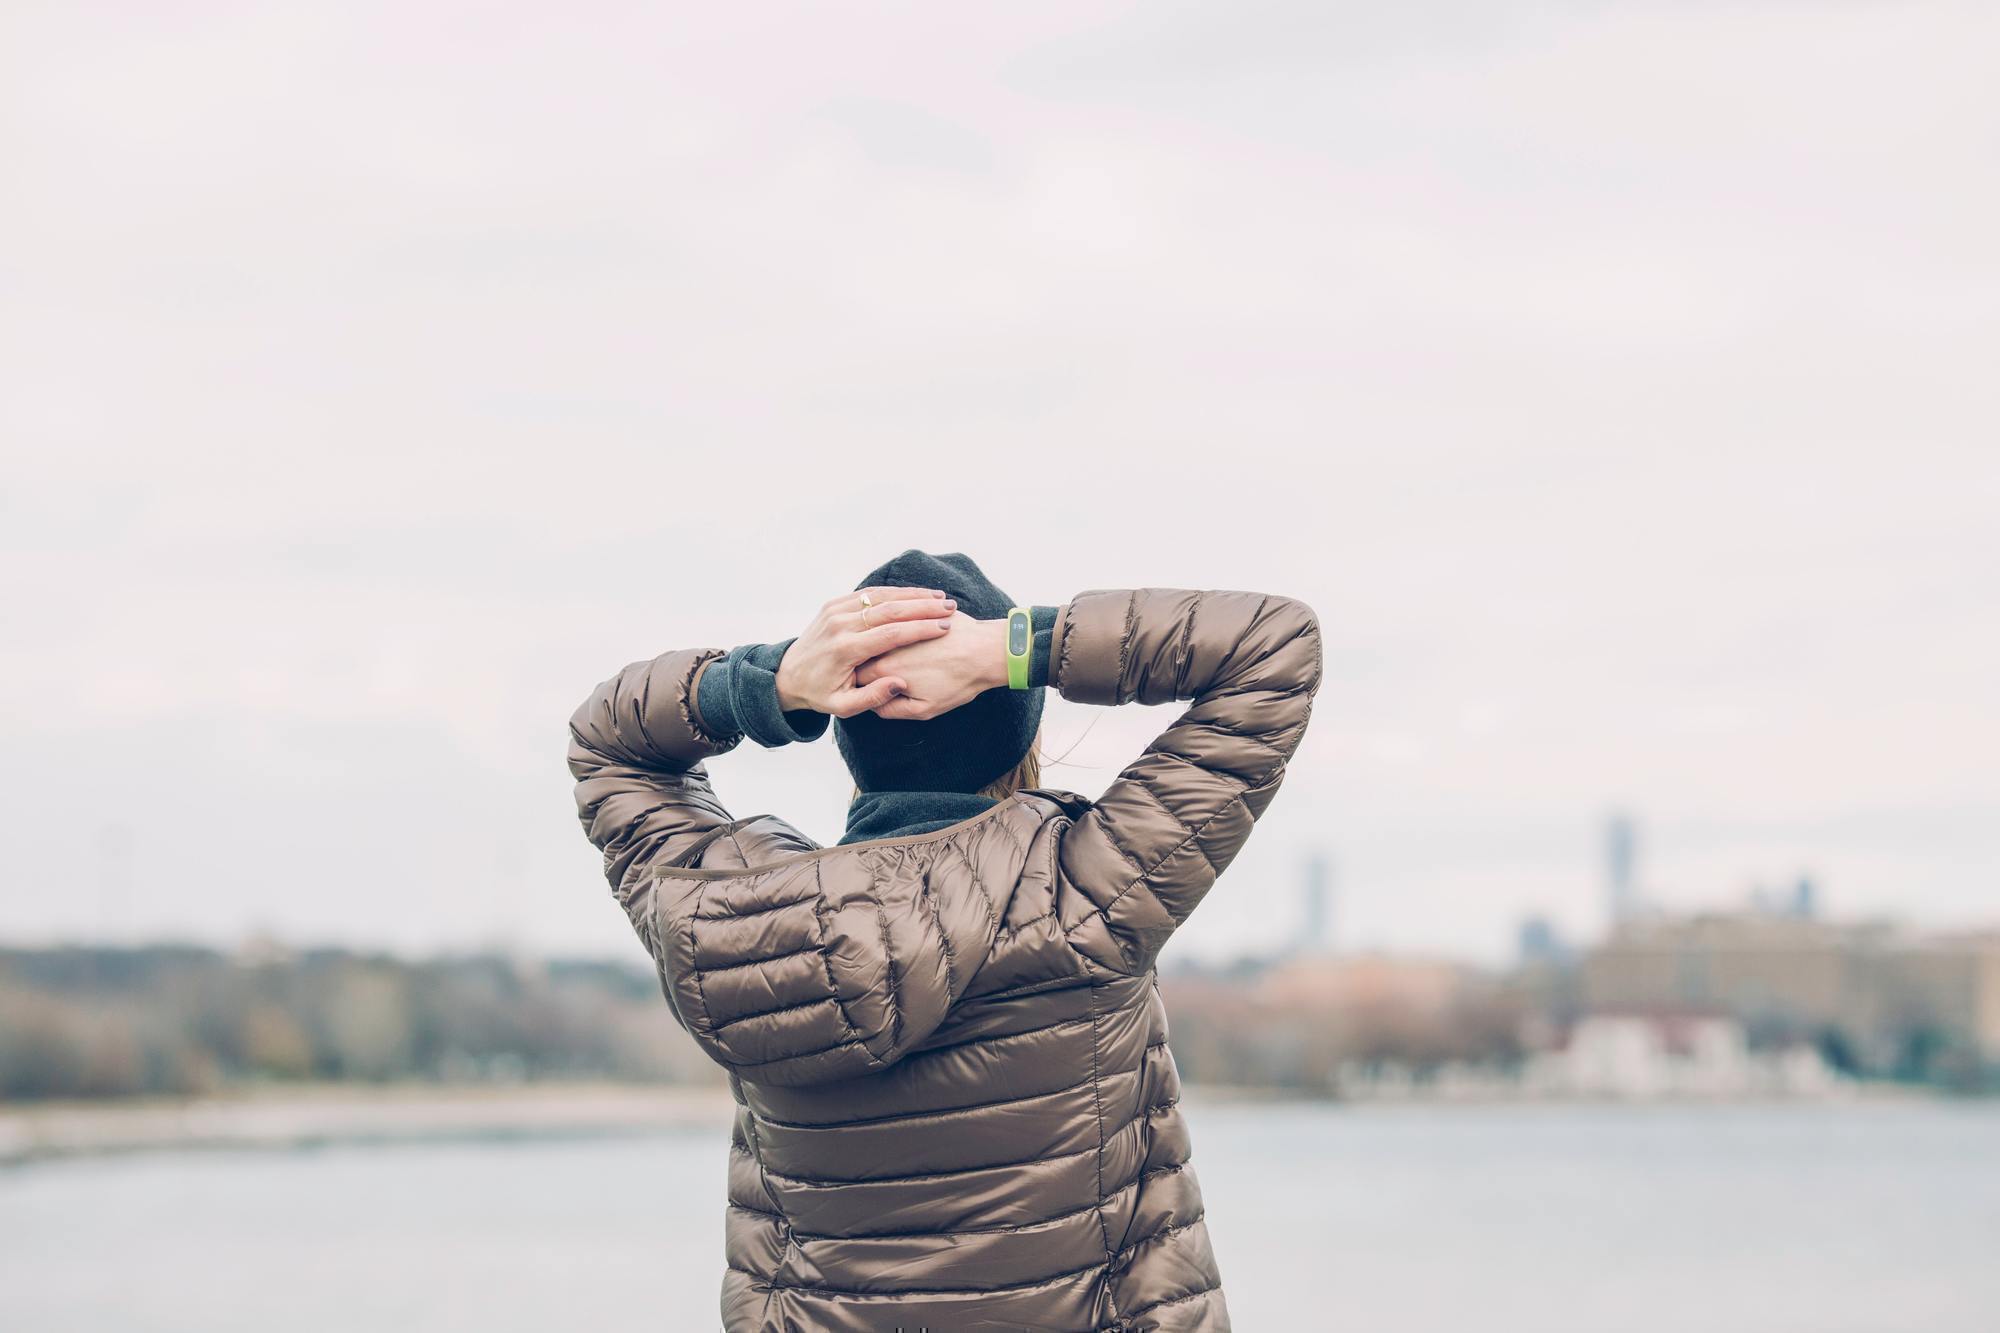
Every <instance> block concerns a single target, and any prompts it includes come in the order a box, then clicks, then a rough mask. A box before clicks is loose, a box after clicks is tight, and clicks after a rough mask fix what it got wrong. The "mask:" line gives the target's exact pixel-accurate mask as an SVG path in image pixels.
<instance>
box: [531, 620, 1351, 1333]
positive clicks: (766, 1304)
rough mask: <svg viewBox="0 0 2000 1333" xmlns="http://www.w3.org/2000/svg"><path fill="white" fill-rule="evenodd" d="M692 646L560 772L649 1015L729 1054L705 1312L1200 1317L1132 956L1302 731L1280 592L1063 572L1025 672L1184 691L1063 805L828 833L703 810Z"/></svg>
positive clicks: (1156, 1005) (1162, 1323) (1219, 851)
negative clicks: (651, 970) (1076, 579)
mask: <svg viewBox="0 0 2000 1333" xmlns="http://www.w3.org/2000/svg"><path fill="white" fill-rule="evenodd" d="M720 655H721V654H720V653H719V652H715V651H705V650H691V651H683V652H671V653H667V654H665V655H664V656H661V657H658V658H656V659H654V660H653V661H651V662H641V663H635V664H634V665H632V666H629V667H627V668H626V669H625V670H624V671H622V672H621V673H619V675H618V676H616V677H615V678H614V679H612V680H610V681H607V682H605V683H604V684H603V685H602V686H600V687H599V688H598V689H597V691H596V692H595V693H594V694H593V695H592V696H591V698H590V699H589V700H588V701H587V702H586V703H585V704H584V705H583V707H581V708H580V709H578V710H577V713H576V715H575V717H574V718H573V719H572V720H571V723H570V735H571V745H570V752H569V763H570V769H571V771H572V772H573V773H574V774H575V776H576V779H577V788H576V796H577V803H578V806H579V808H580V811H581V815H582V819H583V823H584V827H585V829H586V830H587V831H588V833H589V835H590V838H591V840H592V841H593V842H594V843H596V844H597V846H598V847H600V848H601V849H603V852H604V858H605V868H606V872H607V874H608V875H609V877H610V880H611V883H612V886H613V888H614V890H615V891H616V894H617V897H618V900H619V902H620V904H621V905H622V906H623V907H624V908H625V911H626V913H627V914H628V915H629V917H630V919H631V922H632V925H633V926H634V928H635V929H636V930H637V931H638V933H639V937H640V938H641V939H642V940H643V941H644V942H645V944H646V947H647V949H648V950H649V951H650V953H651V954H652V957H653V959H654V961H655V963H656V964H657V966H658V969H659V975H660V980H661V985H662V987H663V989H664V991H665V993H666V998H667V1001H668V1003H669V1004H670V1005H671V1006H672V1009H673V1012H674V1016H675V1018H676V1019H678V1020H679V1022H680V1023H681V1025H682V1026H683V1027H685V1028H686V1029H687V1031H688V1032H689V1033H690V1034H692V1035H693V1037H694V1039H695V1041H696V1042H697V1043H699V1044H700V1046H701V1048H702V1049H703V1050H704V1051H706V1052H707V1053H708V1054H709V1055H710V1056H711V1057H712V1058H714V1059H715V1060H716V1061H717V1062H718V1063H720V1064H721V1065H722V1066H723V1067H724V1068H726V1069H727V1070H728V1071H729V1075H730V1078H729V1082H730V1086H731V1088H732V1090H733V1092H734V1095H735V1099H736V1104H737V1109H736V1124H735V1131H734V1134H733V1141H732V1143H731V1145H730V1158H729V1172H728V1192H729V1199H728V1211H727V1214H726V1222H725V1229H724V1236H725V1244H724V1253H725V1256H726V1262H727V1265H728V1266H727V1269H726V1271H725V1273H724V1276H723V1282H722V1316H723V1324H724V1325H725V1327H726V1329H727V1330H729V1331H730V1333H739V1331H741V1333H749V1331H751V1330H758V1331H760V1333H761V1331H766V1330H797V1331H799V1333H805V1331H808V1330H810V1331H811V1333H892V1330H896V1329H902V1330H905V1331H906V1333H918V1330H921V1329H928V1330H930V1333H961V1330H1001V1329H1008V1330H1013V1329H1035V1330H1106V1329H1116V1330H1124V1331H1125V1333H1138V1331H1139V1330H1196V1329H1199V1330H1216V1329H1226V1328H1228V1327H1229V1316H1228V1313H1227V1311H1226V1309H1225V1307H1224V1305H1223V1297H1222V1288H1221V1277H1220V1274H1219V1273H1218V1272H1217V1269H1216V1262H1215V1255H1214V1252H1213V1250H1212V1249H1211V1248H1210V1244H1209V1237H1208V1232H1207V1229H1206V1223H1205V1222H1204V1219H1203V1213H1202V1202H1201V1193H1200V1190H1199V1188H1198V1186H1197V1184H1196V1181H1195V1176H1194V1172H1193V1170H1192V1169H1191V1168H1190V1166H1189V1155H1190V1154H1189V1140H1188V1131H1187V1126H1186V1124H1185V1123H1184V1122H1183V1120H1182V1118H1181V1113H1180V1111H1179V1109H1178V1103H1179V1101H1180V1083H1179V1079H1178V1076H1177V1075H1176V1073H1175V1071H1174V1062H1173V1058H1172V1056H1171V1055H1170V1054H1169V1053H1168V1050H1167V1020H1166V1014H1165V1011H1164V1009H1163V1008H1162V1006H1161V1003H1160V998H1159V991H1158V987H1157V985H1156V983H1155V981H1154V976H1153V962H1154V958H1155V957H1156V956H1157V955H1158V953H1159V950H1160V946H1161V945H1163V944H1165V943H1166V940H1167V937H1168V936H1169V935H1170V934H1172V933H1173V930H1174V928H1175V927H1176V926H1178V925H1179V924H1180V923H1181V922H1182V921H1184V920H1186V919H1187V916H1188V914H1189V913H1190V912H1192V911H1193V910H1194V909H1195V906H1196V904H1197V903H1199V902H1200V901H1201V898H1202V896H1203V895H1204V894H1205V893H1206V892H1207V891H1208V888H1209V886H1210V885H1211V884H1213V883H1214V882H1215V877H1216V875H1217V874H1218V873H1220V872H1221V870H1222V869H1223V868H1224V867H1225V866H1227V865H1228V864H1229V862H1230V860H1231V858H1233V857H1234V856H1235V855H1236V853H1237V851H1238V850H1239V849H1240V848H1241V847H1242V845H1243V842H1244V839H1246V838H1247V837H1249V835H1250V829H1251V826H1252V824H1253V823H1254V822H1255V821H1256V819H1257V817H1258V816H1259V815H1261V814H1262V813H1263V812H1264V809H1265V807H1267V806H1268V805H1269V804H1270V802H1271V798H1272V796H1273V795H1275V794H1276V792H1277V790H1278V784H1279V782H1280V781H1281V780H1282V778H1283V776H1284V771H1285V763H1286V760H1287V759H1288V758H1289V757H1290V756H1291V754H1292V752H1293V750H1294V748H1295V747H1296V746H1297V745H1298V742H1299V737H1300V735H1301V734H1302V733H1303V732H1304V730H1305V727H1306V722H1307V719H1308V717H1309V716H1310V714H1311V710H1312V699H1313V694H1314V692H1315V690H1317V688H1318V686H1319V679H1320V645H1319V627H1318V624H1317V622H1316V620H1315V619H1314V616H1313V613H1312V611H1311V609H1310V608H1308V607H1307V606H1306V605H1305V604H1304V603H1302V602H1298V601H1295V600H1292V599H1289V598H1285V597H1275V596H1262V595H1259V594H1256V593H1246V592H1189V591H1180V590H1174V589H1164V588H1146V589H1141V590H1138V591H1117V592H1103V591H1101V592H1088V593H1083V594H1081V595H1079V596H1078V597H1076V598H1075V599H1074V600H1072V601H1071V602H1070V603H1069V605H1068V606H1066V607H1064V608H1063V609H1062V611H1061V614H1060V616H1059V618H1058V620H1057V622H1056V626H1055V631H1054V638H1053V647H1052V650H1051V655H1050V668H1049V681H1050V684H1051V685H1052V686H1054V687H1055V688H1056V689H1057V690H1058V691H1059V692H1060V693H1061V694H1062V695H1063V697H1064V698H1066V699H1072V700H1076V701H1079V702H1082V703H1092V704H1119V703H1127V702H1133V701H1137V702H1140V703H1165V702H1168V701H1171V700H1177V699H1180V700H1185V699H1192V700H1193V701H1194V702H1193V705H1192V706H1191V707H1189V708H1188V709H1187V710H1186V711H1185V712H1184V713H1182V714H1181V716H1180V717H1179V719H1178V720H1177V721H1176V722H1175V723H1174V724H1173V725H1172V726H1171V727H1169V728H1168V729H1167V730H1166V731H1165V732H1164V733H1163V734H1162V735H1161V736H1160V737H1159V738H1158V739H1157V740H1155V741H1154V742H1153V743H1152V745H1151V746H1149V747H1148V748H1147V750H1146V752H1145V753H1144V754H1143V755H1141V756H1140V757H1139V758H1138V759H1137V760H1135V761H1134V762H1133V763H1132V764H1131V765H1130V766H1129V767H1128V768H1126V769H1125V770H1124V772H1123V773H1122V774H1120V775H1119V777H1118V779H1117V780H1116V781H1115V782H1113V783H1112V784H1111V786H1110V787H1109V789H1108V790H1106V791H1105V793H1104V794H1103V796H1101V797H1100V798H1099V799H1098V800H1096V801H1089V800H1085V799H1084V798H1082V797H1080V796H1077V795H1076V794H1074V793H1072V792H1066V791H1060V790H1054V789H1037V790H1031V791H1024V792H1021V793H1018V794H1017V795H1015V796H1014V797H1012V798H1010V799H1007V800H1004V801H1001V802H999V803H998V804H996V805H995V806H993V807H992V808H991V809H989V810H986V811H985V812H983V813H981V814H978V815H975V816H973V817H972V818H970V819H966V820H963V821H961V822H959V823H957V824H954V825H952V826H950V827H948V828H945V829H941V830H938V831H935V832H930V833H919V834H915V835H912V836H908V837H897V838H887V839H881V840H877V841H872V842H857V843H852V844H848V845H845V846H833V847H820V846H817V845H816V844H814V843H813V842H812V841H811V840H810V839H809V838H807V837H806V836H805V835H804V834H802V833H800V832H799V831H798V830H796V829H794V828H792V827H791V826H790V825H788V824H786V823H784V822H783V821H782V820H779V819H776V818H772V817H770V816H759V817H756V818H752V819H740V820H738V819H731V818H730V816H729V815H728V814H727V813H726V812H725V811H724V810H723V808H722V807H721V806H720V805H719V804H717V803H716V799H715V796H714V793H713V792H712V791H711V789H710V787H709V782H708V776H707V774H706V772H705V771H704V769H703V767H702V765H701V763H700V761H701V760H702V759H704V758H705V757H707V756H709V755H713V754H716V753H718V752H720V751H722V750H724V749H727V748H728V747H729V746H730V745H731V744H732V743H733V741H734V738H732V737H716V736H712V735H708V734H706V733H704V731H703V730H702V728H701V724H700V717H699V714H698V713H697V712H696V711H695V709H694V707H693V698H694V689H695V680H696V677H697V675H698V674H699V673H700V672H701V670H702V668H703V667H704V665H705V664H706V663H707V662H709V661H710V660H712V659H714V658H716V657H718V656H720Z"/></svg>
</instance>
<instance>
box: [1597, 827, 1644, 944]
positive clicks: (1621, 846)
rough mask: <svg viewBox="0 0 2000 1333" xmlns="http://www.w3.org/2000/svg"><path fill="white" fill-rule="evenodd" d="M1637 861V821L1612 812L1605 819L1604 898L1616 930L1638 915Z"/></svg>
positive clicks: (1613, 927) (1612, 924)
mask: <svg viewBox="0 0 2000 1333" xmlns="http://www.w3.org/2000/svg"><path fill="white" fill-rule="evenodd" d="M1638 861H1639V827H1638V825H1637V823H1635V822H1634V821H1633V819H1632V816H1631V815H1628V814H1625V813H1623V812H1619V813H1615V814H1613V815H1612V816H1611V817H1610V818H1609V819H1607V820H1605V822H1604V901H1605V908H1606V911H1607V913H1608V914H1609V916H1610V920H1611V928H1612V929H1613V930H1616V929H1617V928H1618V927H1619V926H1621V925H1623V924H1624V923H1625V922H1627V921H1630V920H1631V919H1632V918H1634V917H1636V916H1637V915H1638V914H1639V889H1638V880H1637V874H1638Z"/></svg>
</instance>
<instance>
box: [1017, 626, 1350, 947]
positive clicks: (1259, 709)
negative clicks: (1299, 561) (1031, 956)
mask: <svg viewBox="0 0 2000 1333" xmlns="http://www.w3.org/2000/svg"><path fill="white" fill-rule="evenodd" d="M1053 657H1054V664H1053V666H1052V668H1051V671H1050V683H1051V684H1052V685H1054V686H1055V688H1056V689H1057V691H1058V692H1059V693H1061V694H1062V696H1063V697H1064V698H1065V699H1073V700H1075V701H1077V702H1079V703H1090V704H1122V703H1133V702H1137V703H1147V704H1154V703H1167V702H1170V701H1174V700H1184V699H1192V700H1193V701H1194V703H1193V705H1192V706H1191V707H1190V708H1188V709H1187V710H1186V711H1185V712H1183V713H1182V714H1181V715H1180V717H1179V718H1178V719H1177V720H1176V721H1175V722H1174V724H1173V725H1172V726H1170V727H1168V728H1167V730H1166V731H1165V732H1163V733H1162V734H1161V735H1160V737H1159V738H1158V739H1157V740H1155V741H1154V742H1153V743H1152V744H1151V745H1150V746H1148V747H1147V748H1146V751H1145V753H1143V754H1142V755H1140V756H1139V758H1138V759H1136V760H1135V761H1133V763H1132V764H1131V765H1129V766H1128V767H1127V768H1126V769H1125V770H1124V772H1123V773H1121V774H1120V775H1119V777H1118V779H1117V781H1115V782H1113V783H1112V784H1111V786H1110V788H1109V789H1107V790H1106V791H1105V793H1104V795H1103V796H1102V797H1100V798H1099V799H1098V800H1097V802H1096V803H1095V805H1093V806H1092V807H1091V808H1090V809H1089V810H1088V811H1087V812H1085V813H1084V814H1083V815H1082V816H1080V817H1079V818H1078V819H1077V820H1076V822H1075V824H1074V826H1072V827H1071V828H1070V829H1069V831H1068V833H1067V834H1066V835H1065V836H1064V838H1063V840H1062V846H1061V850H1060V853H1059V861H1058V869H1059V872H1060V878H1061V883H1060V885H1059V888H1060V889H1061V891H1062V895H1063V898H1064V899H1065V900H1066V905H1065V906H1064V908H1063V909H1062V910H1063V922H1064V926H1065V929H1066V931H1067V933H1068V936H1069V939H1070V941H1071V943H1072V944H1073V945H1074V946H1075V947H1076V948H1077V949H1078V950H1079V951H1080V952H1082V953H1083V954H1085V955H1086V956H1088V957H1090V958H1091V959H1092V960H1093V961H1096V962H1098V963H1101V964H1102V965H1104V966H1106V967H1110V968H1113V969H1114V970H1117V971H1120V972H1125V973H1130V974H1134V975H1136V974H1138V973H1142V972H1144V971H1145V970H1146V969H1147V968H1149V967H1151V966H1152V965H1153V961H1154V959H1155V958H1156V957H1157V956H1158V954H1159V951H1160V948H1161V946H1162V945H1164V944H1165V943H1166V941H1167V938H1168V937H1169V936H1170V935H1172V934H1173V932H1174V929H1175V928H1176V927H1177V926H1179V925H1180V923H1181V922H1183V921H1185V920H1187V918H1188V915H1189V914H1190V913H1192V912H1193V911H1194V909H1195V907H1196V906H1197V905H1198V904H1199V903H1200V902H1201V900H1202V897H1203V895H1205V894H1206V893H1207V892H1208V890H1209V886H1211V885H1212V884H1214V883H1215V879H1216V876H1217V875H1219V874H1221V873H1222V871H1223V869H1224V868H1226V867H1227V866H1228V865H1229V863H1230V861H1231V860H1233V859H1234V858H1235V856H1236V853H1237V852H1238V851H1240V850H1241V849H1242V847H1243V843H1244V841H1245V840H1246V839H1247V838H1248V837H1249V836H1250V829H1251V827H1252V825H1254V824H1255V822H1256V821H1257V818H1258V817H1259V816H1260V815H1262V814H1263V813H1264V810H1265V808H1266V807H1268V806H1269V805H1270V803H1271V798H1272V797H1273V796H1274V795H1276V794H1277V790H1278V785H1279V783H1281V782H1282V781H1283V780H1284V776H1285V763H1286V761H1287V760H1289V759H1290V758H1291V756H1292V752H1293V751H1294V750H1295V749H1297V748H1298V744H1299V738H1300V737H1301V736H1302V735H1304V733H1305V729H1306V723H1307V721H1308V719H1309V718H1310V717H1311V715H1312V701H1313V695H1314V693H1315V692H1316V691H1317V690H1318V689H1319V681H1320V639H1319V621H1318V619H1317V617H1315V616H1314V614H1313V611H1312V608H1311V607H1309V606H1307V605H1306V604H1305V603H1304V602H1301V601H1297V600H1295V599H1293V598H1289V597H1277V596H1266V595H1263V594H1259V593H1252V592H1193V591H1185V590H1181V589H1174V588H1141V589H1137V590H1133V591H1099V592H1087V593H1083V594H1080V595H1079V596H1077V597H1076V598H1075V599H1073V600H1072V601H1071V602H1070V604H1069V605H1068V606H1067V607H1066V608H1065V609H1064V612H1063V616H1062V619H1061V621H1060V622H1059V623H1058V624H1057V626H1056V634H1055V643H1054V650H1053Z"/></svg>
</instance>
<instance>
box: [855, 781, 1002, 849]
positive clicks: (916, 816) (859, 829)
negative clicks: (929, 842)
mask: <svg viewBox="0 0 2000 1333" xmlns="http://www.w3.org/2000/svg"><path fill="white" fill-rule="evenodd" d="M996 804H998V802H996V801H995V800H994V799H993V798H992V797H990V796H980V795H977V794H975V793H972V792H962V791H868V792H863V793H861V794H860V795H859V796H857V797H855V798H854V799H853V801H851V802H849V804H848V807H847V831H846V832H845V833H843V834H842V835H841V838H840V843H839V844H838V845H840V846H845V845H847V844H848V843H852V842H873V841H874V840H876V839H878V838H903V837H908V836H909V835H911V834H913V833H934V832H936V831H937V830H938V829H941V828H949V827H950V826H951V825H953V824H956V823H958V822H959V821H960V820H965V819H970V818H972V817H973V816H974V815H977V814H980V813H982V812H984V811H987V810H990V809H992V808H993V807H994V806H995V805H996Z"/></svg>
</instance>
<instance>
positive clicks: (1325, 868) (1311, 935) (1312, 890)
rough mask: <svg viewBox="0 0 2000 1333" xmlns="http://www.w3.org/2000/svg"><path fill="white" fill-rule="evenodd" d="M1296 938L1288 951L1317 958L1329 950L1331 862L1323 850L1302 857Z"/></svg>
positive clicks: (1331, 888)
mask: <svg viewBox="0 0 2000 1333" xmlns="http://www.w3.org/2000/svg"><path fill="white" fill-rule="evenodd" d="M1301 893H1302V897H1303V901H1302V903H1301V908H1302V910H1301V912H1300V920H1299V934H1298V938H1297V939H1295V940H1294V941H1293V942H1292V953H1293V954H1294V955H1303V956H1306V957H1320V956H1324V955H1326V954H1329V953H1332V952H1333V862H1332V861H1331V860H1330V859H1329V858H1328V856H1327V855H1326V853H1325V852H1317V851H1316V852H1314V853H1313V854H1312V855H1311V856H1309V857H1307V858H1306V866H1305V881H1304V883H1303V885H1302V886H1301Z"/></svg>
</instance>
